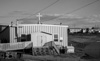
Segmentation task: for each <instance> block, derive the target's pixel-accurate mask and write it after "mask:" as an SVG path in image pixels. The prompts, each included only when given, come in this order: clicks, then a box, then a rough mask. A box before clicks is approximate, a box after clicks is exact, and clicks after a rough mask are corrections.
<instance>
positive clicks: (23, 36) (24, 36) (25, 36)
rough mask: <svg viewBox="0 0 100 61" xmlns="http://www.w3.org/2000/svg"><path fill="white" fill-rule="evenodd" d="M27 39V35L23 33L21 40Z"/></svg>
mask: <svg viewBox="0 0 100 61" xmlns="http://www.w3.org/2000/svg"><path fill="white" fill-rule="evenodd" d="M24 41H27V35H25V34H22V35H21V42H24Z"/></svg>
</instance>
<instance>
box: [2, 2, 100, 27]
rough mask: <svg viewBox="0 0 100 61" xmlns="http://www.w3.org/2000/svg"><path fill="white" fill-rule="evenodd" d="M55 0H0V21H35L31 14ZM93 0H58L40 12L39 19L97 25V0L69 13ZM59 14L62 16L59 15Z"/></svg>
mask: <svg viewBox="0 0 100 61" xmlns="http://www.w3.org/2000/svg"><path fill="white" fill-rule="evenodd" d="M55 1H57V0H0V23H10V22H11V21H15V20H16V19H21V20H23V23H32V22H33V23H36V22H37V20H38V18H37V17H36V15H33V14H34V13H36V12H38V11H40V10H42V9H43V8H45V7H47V6H49V5H51V4H52V3H54V2H55ZM94 1H96V0H59V1H58V2H56V3H55V4H53V5H52V6H50V7H49V8H47V9H45V10H43V11H41V12H40V13H41V14H42V15H43V17H42V18H41V21H43V22H42V23H47V24H59V23H60V22H62V23H63V24H66V25H69V26H72V27H73V26H74V27H75V26H76V27H77V26H81V27H85V26H94V25H97V26H98V25H99V24H100V1H99V0H98V1H97V2H95V3H93V4H91V5H88V6H87V7H84V8H82V9H80V10H77V11H75V12H73V13H69V12H71V11H73V10H75V9H77V8H80V7H82V6H84V5H87V4H89V3H91V2H94ZM66 13H69V14H66ZM63 14H64V15H63ZM60 15H63V16H61V17H59V16H60ZM58 17H59V18H58ZM56 18H57V19H56ZM55 19H56V20H55Z"/></svg>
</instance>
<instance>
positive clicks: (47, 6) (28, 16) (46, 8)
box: [22, 0, 60, 19]
mask: <svg viewBox="0 0 100 61" xmlns="http://www.w3.org/2000/svg"><path fill="white" fill-rule="evenodd" d="M58 1H60V0H56V1H55V2H53V3H52V4H50V5H48V6H47V7H45V8H43V9H41V10H39V11H38V12H36V13H34V14H32V15H30V16H33V15H36V14H37V13H39V12H42V11H44V10H45V9H47V8H49V7H51V6H52V5H54V4H55V3H57V2H58ZM30 16H28V17H30ZM25 18H26V17H25ZM22 19H24V18H22Z"/></svg>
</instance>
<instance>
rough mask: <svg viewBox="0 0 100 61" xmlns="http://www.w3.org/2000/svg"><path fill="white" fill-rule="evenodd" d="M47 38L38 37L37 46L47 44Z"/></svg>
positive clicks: (43, 36)
mask: <svg viewBox="0 0 100 61" xmlns="http://www.w3.org/2000/svg"><path fill="white" fill-rule="evenodd" d="M46 40H47V39H46V36H45V35H38V36H37V46H38V47H41V46H43V45H44V44H45V43H46Z"/></svg>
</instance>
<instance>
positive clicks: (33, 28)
mask: <svg viewBox="0 0 100 61" xmlns="http://www.w3.org/2000/svg"><path fill="white" fill-rule="evenodd" d="M19 26H21V28H19V29H18V34H19V36H21V34H31V33H34V32H40V31H43V32H47V33H51V34H53V35H54V34H58V35H59V36H58V37H59V39H60V37H63V42H62V43H60V44H61V45H63V46H67V45H68V40H67V39H68V38H67V28H68V27H67V26H60V25H58V26H57V25H45V24H19ZM10 33H11V35H10V39H11V43H15V42H17V41H16V40H15V28H14V27H11V28H10ZM59 42H60V41H59Z"/></svg>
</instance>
